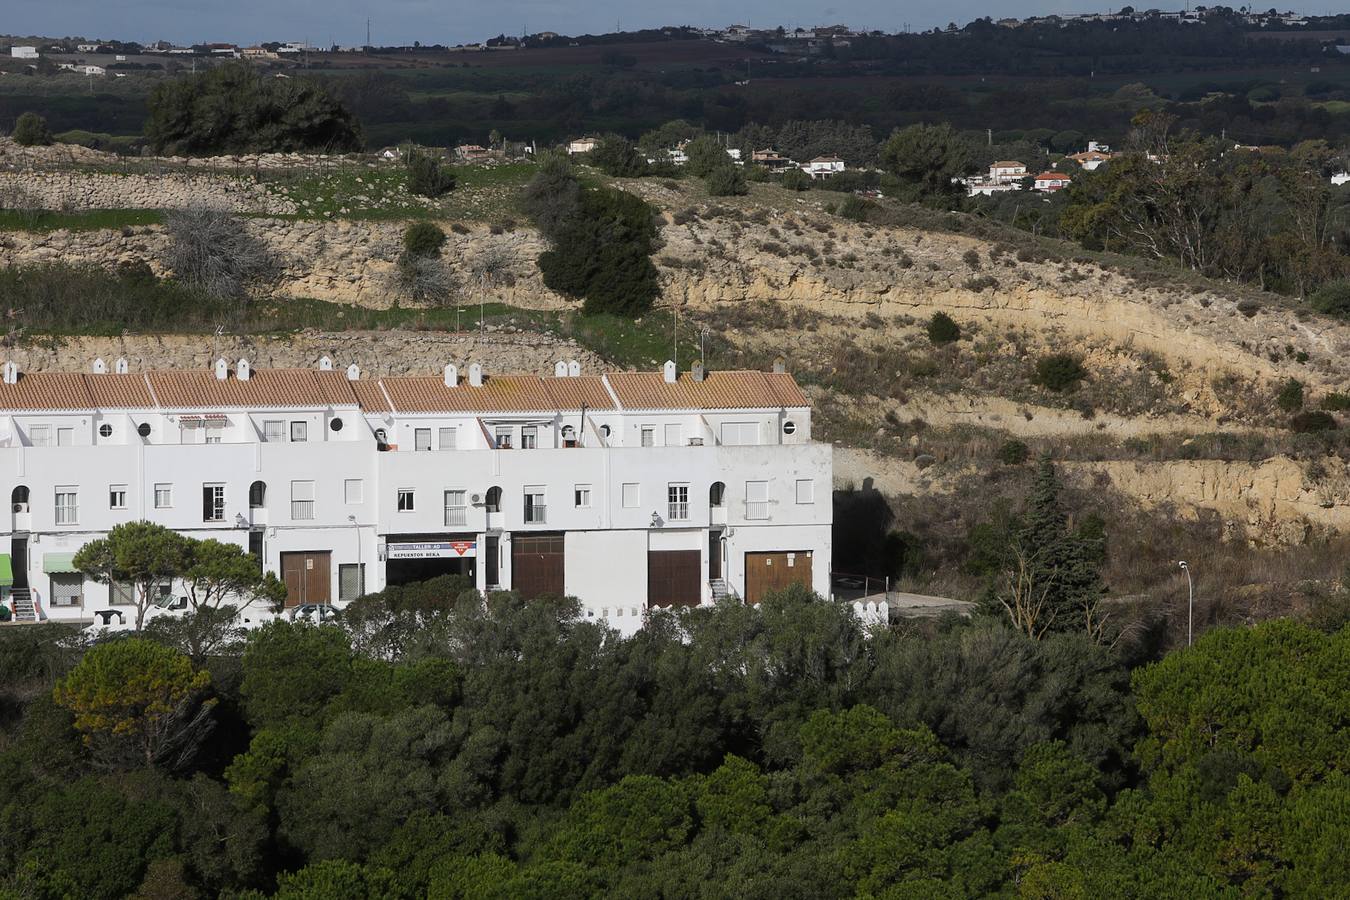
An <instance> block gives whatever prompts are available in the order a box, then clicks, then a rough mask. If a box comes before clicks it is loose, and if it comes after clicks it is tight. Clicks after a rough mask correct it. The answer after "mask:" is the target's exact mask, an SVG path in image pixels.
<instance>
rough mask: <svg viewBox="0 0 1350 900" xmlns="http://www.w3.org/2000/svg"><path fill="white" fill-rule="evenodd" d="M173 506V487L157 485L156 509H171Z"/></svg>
mask: <svg viewBox="0 0 1350 900" xmlns="http://www.w3.org/2000/svg"><path fill="white" fill-rule="evenodd" d="M172 506H173V485H171V484H157V485H155V509H169V508H170V507H172Z"/></svg>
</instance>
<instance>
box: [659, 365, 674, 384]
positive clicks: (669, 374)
mask: <svg viewBox="0 0 1350 900" xmlns="http://www.w3.org/2000/svg"><path fill="white" fill-rule="evenodd" d="M662 371H663V373H664V374H665V378H666V384H674V383H675V361H674V360H670V359H668V360H666V364H665V365H664V366H663V367H662Z"/></svg>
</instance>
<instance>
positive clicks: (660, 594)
mask: <svg viewBox="0 0 1350 900" xmlns="http://www.w3.org/2000/svg"><path fill="white" fill-rule="evenodd" d="M702 568H703V560H702V558H701V554H700V553H699V552H698V551H697V550H649V551H647V605H648V606H698V602H699V599H700V595H701V594H702V591H701V587H702V584H701V583H700V581H699V577H698V576H699V572H700V571H701V570H702Z"/></svg>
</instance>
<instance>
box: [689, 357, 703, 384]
mask: <svg viewBox="0 0 1350 900" xmlns="http://www.w3.org/2000/svg"><path fill="white" fill-rule="evenodd" d="M689 377H690V378H692V379H694V380H695V381H702V380H703V360H701V359H696V360H694V364H693V365H692V366H690V367H689Z"/></svg>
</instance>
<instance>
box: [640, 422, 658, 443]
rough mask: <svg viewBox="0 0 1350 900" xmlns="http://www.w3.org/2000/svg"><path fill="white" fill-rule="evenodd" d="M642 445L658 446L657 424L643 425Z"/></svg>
mask: <svg viewBox="0 0 1350 900" xmlns="http://www.w3.org/2000/svg"><path fill="white" fill-rule="evenodd" d="M642 446H644V447H654V446H656V426H655V425H643V426H642Z"/></svg>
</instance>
